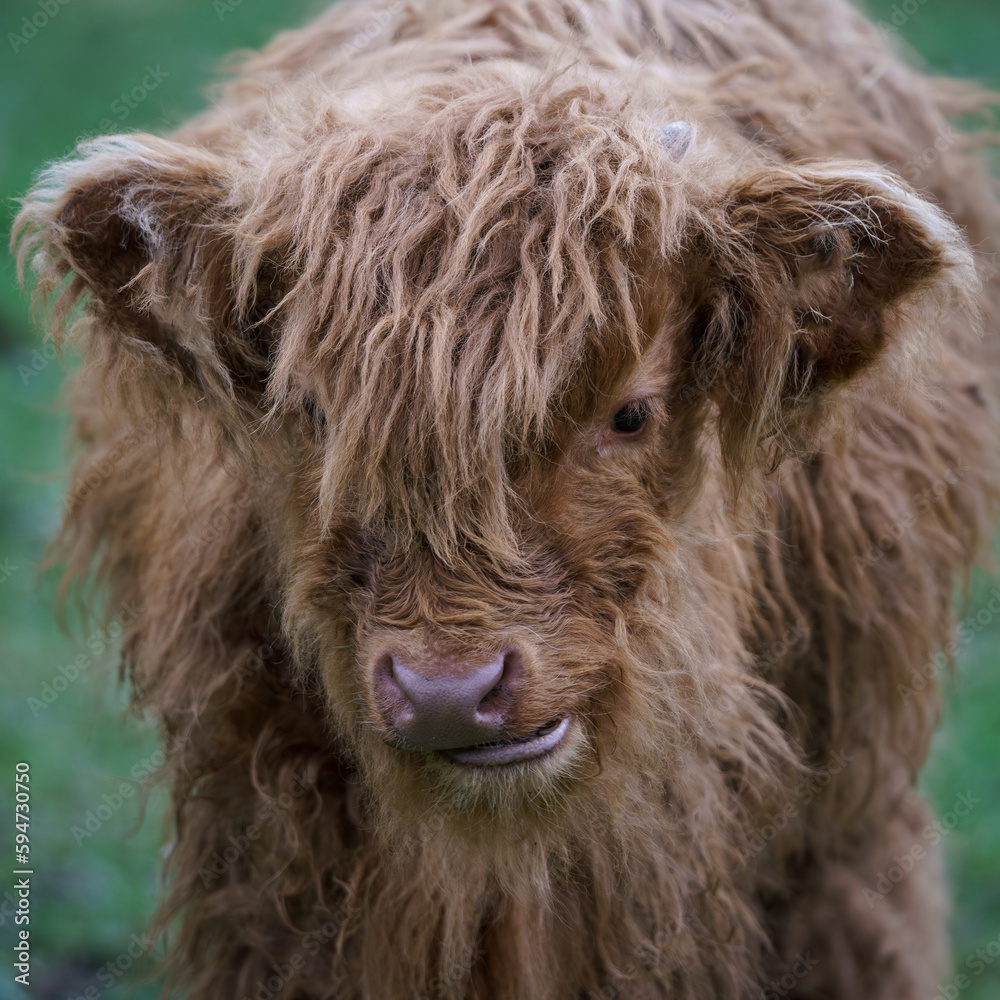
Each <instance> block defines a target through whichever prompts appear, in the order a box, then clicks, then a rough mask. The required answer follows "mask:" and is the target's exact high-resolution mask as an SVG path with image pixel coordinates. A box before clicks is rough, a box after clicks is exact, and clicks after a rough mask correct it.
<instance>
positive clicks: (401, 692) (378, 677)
mask: <svg viewBox="0 0 1000 1000" xmlns="http://www.w3.org/2000/svg"><path fill="white" fill-rule="evenodd" d="M374 681H375V693H376V696H377V697H378V699H379V701H381V702H382V704H383V707H384V708H385V709H386V710H387V712H388V715H389V717H390V718H391V719H392V720H393V721H394V722H395V723H396V724H397V725H398V724H402V723H405V722H406V721H408V720H409V719H411V718H412V717H413V704H412V703H411V701H410V698H409V696H408V695H407V693H406V690H405V688H404V687H403V686H402V684H400V682H399V678H398V677H397V675H396V658H395V657H394V656H393V655H392V653H383V654H382V655H381V656H380V657H379V658H378V659H377V660H376V661H375V676H374Z"/></svg>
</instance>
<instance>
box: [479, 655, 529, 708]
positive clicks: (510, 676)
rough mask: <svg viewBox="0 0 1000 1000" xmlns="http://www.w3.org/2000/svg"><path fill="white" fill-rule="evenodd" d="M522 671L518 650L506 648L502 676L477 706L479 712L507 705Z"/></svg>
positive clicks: (503, 656) (501, 669)
mask: <svg viewBox="0 0 1000 1000" xmlns="http://www.w3.org/2000/svg"><path fill="white" fill-rule="evenodd" d="M520 673H521V664H520V657H519V656H518V653H517V651H516V650H513V649H508V650H506V651H505V652H504V653H503V654H502V663H501V668H500V676H499V677H498V678H497V681H496V683H495V684H494V685H493V687H491V688H490V689H489V691H487V692H486V694H485V695H483V698H482V700H481V701H480V702H479V704H478V705H477V706H476V711H477V713H487V712H490V711H492V710H495V709H497V708H500V707H502V706H505V705H506V703H507V702H509V701H510V700H511V699H512V698H513V696H514V690H515V688H516V686H517V683H518V679H519V676H520Z"/></svg>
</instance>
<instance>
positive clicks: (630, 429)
mask: <svg viewBox="0 0 1000 1000" xmlns="http://www.w3.org/2000/svg"><path fill="white" fill-rule="evenodd" d="M647 420H649V404H648V403H646V402H645V401H639V402H638V403H629V404H628V406H623V407H622V408H621V409H620V410H619V411H618V412H617V413H616V414H615V415H614V417H613V418H612V420H611V429H612V430H613V431H614V432H615V433H616V434H638V433H639V431H641V430H642V429H643V427H645V426H646V421H647Z"/></svg>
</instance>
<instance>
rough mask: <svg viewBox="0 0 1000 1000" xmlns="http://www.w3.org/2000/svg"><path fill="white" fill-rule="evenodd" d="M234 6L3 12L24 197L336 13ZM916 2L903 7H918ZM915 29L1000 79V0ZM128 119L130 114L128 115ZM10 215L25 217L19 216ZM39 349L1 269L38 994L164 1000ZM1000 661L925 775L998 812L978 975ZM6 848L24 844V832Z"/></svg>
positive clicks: (3, 109)
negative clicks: (250, 54) (79, 663)
mask: <svg viewBox="0 0 1000 1000" xmlns="http://www.w3.org/2000/svg"><path fill="white" fill-rule="evenodd" d="M913 2H914V0H910V7H911V9H914V8H913V7H912V4H913ZM225 6H228V7H229V8H230V9H229V10H226V9H225V7H223V6H219V5H216V4H213V2H212V0H147V2H146V3H143V4H137V3H134V2H125V0H93V2H91V3H89V4H84V3H82V2H79V0H72V2H67V3H66V4H65V6H61V7H59V8H58V12H57V13H56V14H55V15H54V16H53V17H51V19H50V20H49V22H48V23H47V24H45V25H44V27H42V28H41V29H40V30H39V31H38V33H37V34H36V35H35V37H33V38H31V39H30V40H29V41H28V42H27V44H25V45H20V46H18V51H16V52H13V51H12V48H13V47H12V46H11V43H10V40H9V38H8V37H7V36H8V32H19V31H20V24H21V19H22V18H23V17H29V18H30V17H32V16H34V15H36V14H37V13H38V11H39V10H41V9H42V8H40V7H39V5H38V3H37V2H36V3H26V2H19V0H18V2H11V3H8V4H7V5H5V8H4V10H3V12H2V13H0V28H2V30H3V34H4V39H0V45H6V46H7V48H6V49H5V50H4V56H3V58H2V59H0V192H3V193H4V194H5V195H6V196H7V197H8V198H13V197H15V196H17V195H18V194H19V193H22V192H23V191H24V190H25V189H26V188H27V187H28V186H29V184H30V181H31V176H32V173H33V172H34V171H35V170H36V169H37V168H38V167H39V166H40V165H41V164H42V163H44V162H45V161H47V160H50V159H52V158H54V157H57V156H60V155H62V154H64V153H66V152H68V151H69V150H70V149H71V148H72V147H73V145H74V144H75V142H76V140H77V139H78V138H80V137H81V136H83V135H87V134H93V133H96V132H97V131H99V130H100V129H101V128H102V127H103V128H107V127H108V125H109V124H111V125H112V126H113V127H115V128H118V129H133V128H135V129H149V130H154V131H164V130H167V129H169V128H171V127H172V126H174V125H176V124H178V123H180V122H181V121H183V120H184V118H185V117H186V116H188V115H189V114H191V113H192V112H194V111H196V110H197V109H198V108H199V107H200V106H201V105H202V102H203V100H204V98H203V96H202V95H201V93H200V92H201V91H202V89H203V88H204V86H205V85H206V84H207V82H208V81H209V80H210V79H211V76H212V70H213V67H214V66H215V65H216V64H217V63H218V62H219V60H220V59H221V58H222V56H223V55H224V54H225V53H227V52H228V51H231V50H233V49H237V48H240V47H245V46H255V45H258V44H260V43H261V42H263V41H264V40H265V39H267V38H268V37H270V36H271V35H272V34H273V33H274V32H275V31H276V30H278V29H279V28H282V27H287V26H291V25H294V24H295V23H296V22H297V21H300V20H302V19H303V18H304V17H306V16H307V15H308V14H309V13H311V12H314V11H315V10H316V9H318V8H319V6H320V4H319V3H318V2H317V0H293V2H290V3H288V2H286V3H284V4H281V5H278V4H271V3H268V2H266V0H242V2H234V0H227V3H226V5H225ZM898 6H899V8H900V9H901V10H902V9H904V6H905V5H904V4H902V3H900V4H898ZM870 9H871V10H872V11H873V13H874V14H875V15H876V16H877V17H881V18H883V19H887V23H888V19H891V17H892V16H893V3H892V2H882V0H879V2H877V3H876V2H873V3H871V4H870ZM897 20H898V16H897ZM900 34H901V35H902V37H903V38H905V39H907V40H908V41H909V42H910V43H911V44H912V45H913V46H914V47H915V48H916V49H917V50H919V51H920V52H921V53H922V54H923V56H924V58H925V59H926V60H927V63H928V65H929V66H931V67H933V68H936V69H940V70H943V71H947V72H953V73H960V74H964V75H969V76H973V77H975V78H977V79H980V80H982V81H984V82H988V83H992V84H996V83H997V82H1000V80H998V78H1000V65H998V56H997V44H996V40H997V39H998V38H1000V5H998V4H997V3H996V2H995V0H950V2H946V0H924V2H923V3H920V4H918V5H917V7H916V12H915V13H914V14H912V16H908V17H906V19H905V21H904V22H903V23H902V24H901V25H900ZM147 67H150V68H152V69H154V70H157V76H158V77H161V79H160V80H159V82H158V83H157V85H156V86H155V87H154V88H152V89H150V90H149V92H148V93H147V94H146V96H145V97H144V99H143V100H142V101H141V102H140V103H138V104H137V105H136V107H135V108H133V109H128V108H126V107H125V106H124V105H122V104H116V102H117V101H119V100H120V95H121V94H122V93H123V92H127V91H130V90H131V89H132V88H133V87H135V86H137V85H139V84H140V83H141V81H142V80H143V78H144V77H145V76H146V75H147V74H148V72H149V70H148V69H147ZM116 109H117V110H116ZM122 110H127V111H128V113H127V115H125V116H124V117H123V116H122ZM109 120H110V122H109ZM102 123H103V124H102ZM6 210H7V220H8V223H9V219H10V217H11V216H12V214H13V211H14V206H13V203H12V202H8V203H7V208H6ZM39 348H40V340H39V337H38V334H37V332H36V331H35V330H34V329H33V327H32V324H31V322H30V320H29V316H28V309H27V304H26V301H25V298H24V296H23V295H22V293H21V292H20V291H19V290H18V289H17V288H16V282H15V279H14V270H13V266H12V264H11V262H10V261H9V260H7V259H6V258H4V259H3V260H2V262H0V352H2V363H0V580H2V582H0V630H2V632H0V634H2V635H3V637H4V645H3V652H4V701H3V704H2V707H0V760H2V761H3V762H4V768H5V773H8V774H9V768H10V766H11V765H12V763H13V762H14V761H16V760H27V761H29V762H30V763H31V765H32V789H33V799H32V810H33V811H32V826H31V837H32V845H31V846H32V860H33V863H34V867H35V871H36V875H35V879H34V894H33V908H34V909H33V920H32V945H33V949H34V952H35V956H36V959H35V962H34V977H35V978H34V986H33V991H32V994H30V995H33V996H36V997H40V998H43V1000H57V998H58V1000H67V998H73V1000H76V998H77V997H80V996H86V997H88V1000H92V998H94V997H96V996H105V995H117V996H120V995H125V994H128V995H129V996H132V997H136V998H140V1000H143V998H152V997H154V996H155V995H156V990H155V988H154V987H153V986H151V985H142V983H141V977H140V975H139V973H140V972H141V968H140V965H141V963H140V965H131V962H132V959H131V958H130V957H129V955H128V949H129V946H130V944H133V938H132V936H133V935H141V934H142V933H143V929H144V927H145V926H146V923H147V921H148V918H149V915H150V914H151V912H152V910H153V907H154V904H155V900H156V897H157V881H158V867H159V855H158V851H159V841H160V829H161V823H162V810H163V801H162V798H160V797H158V796H157V795H154V796H153V799H152V801H151V802H150V806H149V810H148V814H147V817H146V821H145V823H144V824H142V825H137V818H138V812H139V811H138V801H137V798H136V797H132V798H130V799H127V800H125V801H124V803H123V805H122V807H121V808H115V809H111V807H110V806H109V805H108V799H110V801H111V803H112V805H115V804H116V803H117V800H116V799H115V795H116V794H117V793H118V789H119V786H120V785H121V783H122V781H123V780H124V779H126V778H128V777H129V776H130V775H134V774H135V773H136V769H138V770H139V771H140V772H141V771H142V769H143V767H144V765H143V761H144V760H147V761H148V759H149V758H150V756H151V755H152V754H153V753H154V752H155V750H156V740H155V737H154V734H153V733H151V732H150V731H149V729H148V728H144V727H143V726H142V725H141V724H139V723H138V721H136V720H133V721H132V722H131V723H129V724H123V723H122V720H121V711H122V708H123V701H122V694H121V692H120V690H119V689H118V686H117V684H116V683H115V676H114V665H113V663H110V662H108V661H109V657H104V658H103V659H102V658H100V657H97V656H94V655H92V653H91V650H90V647H89V646H88V642H87V639H88V637H91V636H93V630H94V626H93V625H92V624H87V623H86V622H76V623H75V624H74V627H73V631H72V637H67V636H66V635H65V634H63V633H62V632H60V631H59V629H58V628H57V626H56V624H55V621H54V617H53V612H52V608H53V604H54V583H53V581H52V580H51V578H49V577H45V578H43V580H42V582H41V584H38V583H37V581H36V577H37V569H38V564H39V561H40V559H41V556H42V551H43V548H44V545H45V542H46V539H48V538H49V537H51V535H52V533H53V531H54V530H55V528H56V525H57V524H58V520H59V511H60V503H61V501H60V497H61V491H62V488H63V485H64V479H63V476H64V470H65V456H64V453H63V444H62V441H63V438H64V432H65V419H64V417H63V416H62V415H61V414H60V412H59V401H60V392H61V385H62V371H61V367H60V365H59V364H58V363H53V362H49V361H48V360H47V359H46V358H45V357H44V356H42V355H37V356H36V355H34V354H33V352H34V351H37V350H39ZM33 364H35V365H37V366H38V368H39V370H38V371H37V372H36V371H35V369H34V368H33V367H32V365H33ZM995 586H997V584H996V583H995V582H994V583H991V582H989V581H987V580H986V579H982V580H981V581H980V582H979V584H978V586H977V588H976V591H975V593H974V594H973V596H972V599H971V602H970V610H971V611H972V612H973V613H975V612H976V611H978V610H980V609H983V608H985V607H986V605H987V603H988V601H989V600H990V592H991V590H992V588H993V587H995ZM994 617H995V616H994ZM80 654H85V655H87V656H88V657H89V658H90V660H92V661H93V662H88V664H87V666H86V667H85V669H84V670H83V671H82V672H81V674H80V675H79V677H77V679H75V680H74V681H73V682H72V683H71V684H69V685H68V687H67V689H66V690H65V691H64V692H62V693H60V694H59V695H58V697H56V698H55V700H54V701H53V702H52V703H51V704H50V705H48V706H47V707H45V708H42V709H37V706H36V710H37V716H36V715H35V714H33V712H32V709H31V708H30V707H29V704H28V699H30V698H34V699H39V700H41V694H42V692H43V690H44V687H43V685H45V684H46V683H49V684H52V683H53V681H54V679H55V678H57V677H59V676H61V675H60V670H59V668H60V667H65V666H66V665H67V664H69V663H71V662H72V661H73V660H74V658H75V657H77V656H78V655H80ZM998 659H1000V621H996V620H994V618H993V617H991V618H990V619H989V621H988V622H986V624H984V625H982V627H981V630H980V631H979V632H976V633H975V635H974V638H973V640H972V641H971V642H970V643H969V645H968V646H967V648H966V649H965V650H964V652H963V655H962V657H961V664H960V673H959V677H958V681H957V684H956V686H955V689H954V690H953V691H952V693H951V696H950V699H949V705H948V712H947V717H946V720H945V724H944V726H943V728H942V730H941V732H940V734H939V736H938V738H937V740H936V742H935V748H934V754H933V758H932V761H931V763H930V766H929V767H928V769H927V771H926V774H925V777H924V782H925V787H926V788H927V790H928V792H929V794H930V796H931V798H932V799H933V801H934V802H935V804H936V805H937V806H938V808H939V809H941V810H942V811H943V812H946V811H947V810H948V809H950V808H951V806H952V804H953V803H954V802H955V800H956V797H957V796H958V795H960V794H962V793H970V794H971V795H972V796H973V798H975V799H978V800H980V801H979V803H978V804H977V805H976V806H975V808H974V809H973V810H972V811H971V812H970V814H969V816H968V817H967V818H964V819H962V820H961V821H960V822H958V823H957V824H956V826H955V828H954V830H953V831H952V832H950V833H949V834H948V835H947V836H946V837H945V839H944V849H945V856H946V860H947V867H948V873H949V878H950V881H951V884H952V887H953V891H954V899H955V915H954V919H953V925H952V926H953V933H954V950H955V956H956V961H957V963H958V964H959V965H962V964H963V963H964V962H965V960H966V958H967V957H968V956H974V953H975V952H976V949H982V948H984V947H986V946H987V945H988V944H989V943H990V942H997V940H998V935H1000V893H998V891H997V884H998V876H1000V768H998V763H1000V726H997V724H996V719H997V709H998V706H1000V670H998V669H997V667H998ZM70 672H71V671H70ZM56 683H59V682H56ZM59 686H61V684H60V685H59ZM9 784H10V782H9V779H8V778H6V777H5V778H4V780H3V784H2V792H0V803H3V805H5V806H9V805H10V789H9ZM105 796H107V797H108V799H105V798H104V797H105ZM105 807H106V808H105ZM98 811H100V812H101V813H102V814H107V818H106V819H105V820H103V821H102V822H101V825H100V826H99V827H98V828H96V829H94V830H93V832H91V831H88V830H87V828H86V824H87V817H88V814H93V817H94V819H92V820H91V827H94V826H95V820H96V818H97V814H98ZM0 813H2V814H3V815H4V816H7V817H9V816H10V815H11V813H12V811H11V809H10V808H4V809H0ZM74 827H77V828H78V832H77V834H76V835H74V829H73V828H74ZM80 830H82V831H84V833H86V834H87V835H86V836H83V835H81V834H80V833H79V831H80ZM0 842H2V843H5V844H6V843H7V842H8V841H7V833H6V831H5V833H4V835H3V837H2V838H0ZM4 861H5V863H6V861H7V859H6V858H5V859H4ZM8 888H9V877H8V876H6V875H5V876H3V878H2V879H0V899H2V897H3V893H4V892H6V891H7V890H8ZM0 920H2V925H0V947H3V949H4V954H5V955H7V954H9V951H8V945H9V942H10V937H9V935H10V932H11V929H12V928H11V921H10V919H9V917H3V918H0ZM133 947H134V944H133ZM973 961H975V959H974V958H973ZM108 962H112V963H116V962H117V963H118V966H119V968H120V967H123V966H124V965H126V964H129V965H130V966H131V967H130V968H129V969H127V970H126V971H124V972H123V974H122V975H121V976H120V977H119V976H116V975H115V974H114V971H111V972H109V970H108V967H107V963H108ZM3 968H4V972H3V975H2V976H0V1000H9V998H13V997H20V996H27V995H29V994H26V993H25V992H24V991H21V990H20V989H18V988H16V987H14V986H12V984H11V982H10V976H9V975H8V971H7V970H9V964H8V963H7V962H5V963H4V965H3ZM977 968H978V966H977ZM998 968H1000V962H998V963H997V964H995V965H991V966H988V967H985V966H984V968H983V971H982V972H981V973H979V974H978V975H976V976H972V974H971V973H972V969H971V968H968V967H967V968H966V969H965V971H966V973H967V974H969V975H970V979H971V982H970V985H968V986H967V987H966V988H964V989H963V990H962V991H961V996H962V997H963V1000H992V998H995V997H996V996H998V995H1000V973H998V971H997V970H998ZM102 969H103V971H102ZM109 977H110V978H109ZM109 983H110V984H112V985H110V986H108V984H109ZM88 988H89V989H90V991H91V992H90V993H89V994H88V993H86V992H85V991H87V990H88ZM928 1000H931V998H928Z"/></svg>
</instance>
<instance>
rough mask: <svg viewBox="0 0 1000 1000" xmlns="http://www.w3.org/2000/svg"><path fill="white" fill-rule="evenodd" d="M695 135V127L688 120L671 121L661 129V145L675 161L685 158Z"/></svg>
mask: <svg viewBox="0 0 1000 1000" xmlns="http://www.w3.org/2000/svg"><path fill="white" fill-rule="evenodd" d="M693 137H694V129H693V128H692V127H691V126H690V125H689V124H688V123H687V122H671V123H670V124H669V125H664V126H663V128H661V129H660V145H662V146H663V148H664V149H665V150H666V151H667V155H668V156H669V157H670V159H671V160H673V161H674V162H675V163H677V162H679V161H680V160H682V159H683V158H684V154H685V153H686V152H687V151H688V146H690V145H691V139H692V138H693Z"/></svg>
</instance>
